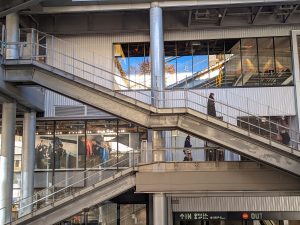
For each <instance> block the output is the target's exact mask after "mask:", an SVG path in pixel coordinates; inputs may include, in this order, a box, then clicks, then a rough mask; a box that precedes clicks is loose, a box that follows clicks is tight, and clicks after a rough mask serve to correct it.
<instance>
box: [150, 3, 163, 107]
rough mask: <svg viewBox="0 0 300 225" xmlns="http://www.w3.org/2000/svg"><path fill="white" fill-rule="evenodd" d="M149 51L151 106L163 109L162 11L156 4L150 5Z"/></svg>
mask: <svg viewBox="0 0 300 225" xmlns="http://www.w3.org/2000/svg"><path fill="white" fill-rule="evenodd" d="M150 51H151V87H152V92H151V97H152V104H153V105H154V106H157V107H163V105H164V102H163V100H164V93H163V90H164V88H165V69H164V67H165V59H164V38H163V18H162V9H161V8H160V7H159V6H158V3H157V2H153V3H151V8H150Z"/></svg>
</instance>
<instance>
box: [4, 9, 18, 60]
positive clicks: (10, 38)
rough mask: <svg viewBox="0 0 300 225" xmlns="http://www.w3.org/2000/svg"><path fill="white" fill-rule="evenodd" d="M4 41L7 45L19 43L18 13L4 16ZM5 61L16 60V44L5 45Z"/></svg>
mask: <svg viewBox="0 0 300 225" xmlns="http://www.w3.org/2000/svg"><path fill="white" fill-rule="evenodd" d="M6 41H7V42H8V43H12V42H19V15H18V13H11V14H9V15H7V16H6ZM6 58H7V59H18V58H19V48H18V45H16V44H10V45H7V49H6Z"/></svg>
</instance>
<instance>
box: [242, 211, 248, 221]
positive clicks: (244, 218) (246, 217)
mask: <svg viewBox="0 0 300 225" xmlns="http://www.w3.org/2000/svg"><path fill="white" fill-rule="evenodd" d="M242 218H243V220H248V219H249V213H246V212H244V213H243V214H242Z"/></svg>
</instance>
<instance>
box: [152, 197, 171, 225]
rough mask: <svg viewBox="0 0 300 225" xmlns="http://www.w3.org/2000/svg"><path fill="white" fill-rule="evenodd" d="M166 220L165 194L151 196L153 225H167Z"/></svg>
mask: <svg viewBox="0 0 300 225" xmlns="http://www.w3.org/2000/svg"><path fill="white" fill-rule="evenodd" d="M167 218H168V210H167V197H166V194H164V193H156V194H153V225H167V224H168V220H167Z"/></svg>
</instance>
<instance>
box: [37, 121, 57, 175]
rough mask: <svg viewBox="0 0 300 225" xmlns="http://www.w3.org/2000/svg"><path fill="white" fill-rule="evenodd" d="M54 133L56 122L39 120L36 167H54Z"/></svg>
mask: <svg viewBox="0 0 300 225" xmlns="http://www.w3.org/2000/svg"><path fill="white" fill-rule="evenodd" d="M53 135H54V122H53V121H49V122H48V121H47V122H38V123H37V126H36V136H35V162H36V169H47V170H49V169H52V168H53V157H52V149H53V148H52V141H53Z"/></svg>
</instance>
